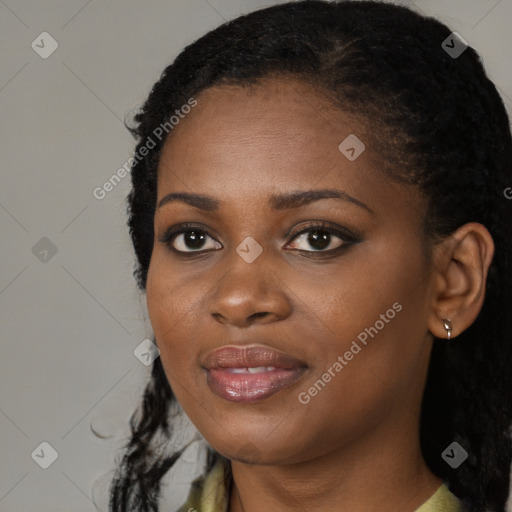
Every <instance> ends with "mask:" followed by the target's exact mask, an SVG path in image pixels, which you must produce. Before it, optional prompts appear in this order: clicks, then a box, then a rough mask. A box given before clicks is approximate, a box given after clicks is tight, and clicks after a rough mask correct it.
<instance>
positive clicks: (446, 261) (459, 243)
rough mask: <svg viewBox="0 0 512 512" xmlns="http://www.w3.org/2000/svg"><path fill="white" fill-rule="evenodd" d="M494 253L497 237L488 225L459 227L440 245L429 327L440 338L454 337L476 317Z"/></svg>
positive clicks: (434, 275)
mask: <svg viewBox="0 0 512 512" xmlns="http://www.w3.org/2000/svg"><path fill="white" fill-rule="evenodd" d="M493 256H494V241H493V239H492V237H491V235H490V233H489V231H488V230H487V229H486V227H485V226H483V225H482V224H479V223H477V222H470V223H467V224H464V225H463V226H461V227H459V228H458V229H457V230H456V231H455V232H454V233H452V235H451V236H450V237H449V238H447V239H446V240H444V241H443V242H441V244H440V246H439V247H438V248H437V258H436V267H435V269H434V272H433V289H432V297H431V301H432V302H431V308H430V315H429V319H428V329H429V331H430V332H431V333H432V334H433V335H434V336H436V337H437V338H446V339H453V338H454V337H456V336H458V335H459V334H460V333H462V332H464V331H465V330H466V329H467V328H468V327H469V326H470V325H471V324H472V323H473V322H474V321H475V320H476V318H477V316H478V314H479V313H480V310H481V309H482V305H483V302H484V298H485V288H486V287H485V284H486V280H487V274H488V271H489V267H490V265H491V262H492V258H493Z"/></svg>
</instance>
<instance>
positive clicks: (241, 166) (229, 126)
mask: <svg viewBox="0 0 512 512" xmlns="http://www.w3.org/2000/svg"><path fill="white" fill-rule="evenodd" d="M197 103H198V104H197V106H196V107H195V108H194V109H193V110H192V111H191V112H190V113H189V114H187V115H186V116H185V117H184V119H182V120H181V121H180V123H179V124H178V126H176V127H175V128H174V130H173V131H172V132H171V134H170V136H169V137H168V139H167V141H166V144H165V146H164V148H163V151H162V154H161V158H160V165H159V178H162V179H165V178H166V176H168V175H169V172H168V171H169V170H170V169H180V170H181V171H183V172H186V173H187V175H188V176H189V178H190V179H193V176H194V175H195V173H196V171H197V170H198V169H201V170H202V172H201V173H200V174H201V176H200V177H201V178H202V179H205V180H206V179H208V178H214V177H217V178H219V179H220V172H219V171H220V170H222V174H223V175H225V173H228V172H229V171H230V170H231V171H234V172H235V173H238V176H241V175H242V174H244V175H247V174H250V172H257V170H258V169H259V170H260V171H263V169H269V168H273V169H274V172H273V176H272V178H273V179H276V180H278V179H279V177H284V176H286V179H290V178H291V177H293V175H295V176H296V177H299V176H298V175H300V174H301V171H302V172H304V171H306V172H311V171H315V174H319V173H322V171H323V172H324V173H327V172H329V171H330V170H331V169H332V168H333V167H334V166H335V165H336V163H337V162H338V161H339V160H340V157H341V156H342V155H341V153H340V150H339V148H338V146H339V144H340V143H341V142H342V141H343V140H344V139H345V138H346V137H347V136H348V135H350V134H355V133H357V134H358V135H359V138H362V139H367V137H366V136H365V134H364V133H363V132H364V130H363V127H362V123H361V122H360V121H358V120H357V119H356V118H355V117H354V116H352V115H349V114H346V113H344V112H342V111H341V110H339V109H337V108H334V106H333V105H331V104H330V103H329V102H328V100H327V99H326V98H325V97H324V96H323V95H322V94H320V93H319V92H318V91H317V90H315V89H314V88H313V87H312V86H310V85H308V84H305V83H302V82H299V81H297V80H291V79H283V78H281V79H276V78H274V79H264V80H262V81H261V82H259V83H258V84H255V85H250V86H243V87H242V86H232V85H223V86H215V87H211V88H209V89H206V90H204V91H203V92H201V94H200V95H198V97H197ZM366 160H367V159H366ZM355 166H356V165H353V166H352V167H355ZM165 169H167V172H166V171H165ZM205 169H215V170H216V171H217V172H215V173H213V174H212V173H205V172H204V170H205ZM291 169H293V170H294V172H293V173H290V172H289V171H290V170H291ZM197 178H199V176H197Z"/></svg>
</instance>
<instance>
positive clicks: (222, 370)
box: [202, 345, 307, 403]
mask: <svg viewBox="0 0 512 512" xmlns="http://www.w3.org/2000/svg"><path fill="white" fill-rule="evenodd" d="M202 364H203V367H204V368H205V369H206V370H207V379H206V380H207V383H208V386H209V387H210V389H211V390H212V391H213V392H214V393H215V394H216V395H218V396H220V397H221V398H224V399H225V400H228V401H230V402H244V403H251V402H256V401H259V400H262V399H264V398H267V397H269V396H271V395H273V394H275V393H277V392H278V391H281V390H283V389H286V388H288V387H290V386H292V385H293V384H295V383H296V382H297V381H298V380H299V379H300V378H301V377H302V375H303V374H304V373H305V371H306V370H307V365H306V364H305V363H304V362H303V361H300V360H299V359H296V358H295V357H293V356H291V355H290V354H285V353H284V352H281V351H278V350H275V349H272V348H270V347H266V346H263V345H252V346H243V347H239V346H233V345H232V346H225V347H222V348H220V349H218V350H215V351H213V352H210V353H208V354H207V355H206V357H205V358H204V360H203V361H202Z"/></svg>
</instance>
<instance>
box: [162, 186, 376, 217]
mask: <svg viewBox="0 0 512 512" xmlns="http://www.w3.org/2000/svg"><path fill="white" fill-rule="evenodd" d="M320 199H341V200H342V201H348V202H350V203H352V204H355V205H357V206H360V207H361V208H364V209H365V210H367V211H368V212H370V213H372V214H374V211H373V210H372V209H371V208H370V207H369V206H367V205H366V204H364V203H363V202H362V201H359V200H358V199H356V198H355V197H352V196H351V195H349V194H347V193H346V192H343V191H342V190H336V189H321V190H306V191H297V192H288V193H286V194H276V195H272V196H270V198H269V200H268V202H269V205H270V207H271V208H272V209H273V210H290V209H292V208H300V207H301V206H305V205H308V204H310V203H313V202H315V201H319V200H320ZM175 201H179V202H182V203H186V204H189V205H190V206H194V207H196V208H200V209H201V210H205V211H209V212H211V211H216V210H218V208H219V206H220V205H221V204H222V201H220V200H219V199H216V198H214V197H212V196H208V195H205V194H190V193H188V192H172V193H170V194H167V195H166V196H164V197H163V198H162V199H161V200H160V202H159V203H158V208H161V207H162V206H164V205H166V204H169V203H171V202H175Z"/></svg>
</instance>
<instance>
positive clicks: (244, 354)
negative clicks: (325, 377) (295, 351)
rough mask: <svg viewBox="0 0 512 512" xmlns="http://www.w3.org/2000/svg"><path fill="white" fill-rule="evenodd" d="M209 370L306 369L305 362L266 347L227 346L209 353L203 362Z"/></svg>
mask: <svg viewBox="0 0 512 512" xmlns="http://www.w3.org/2000/svg"><path fill="white" fill-rule="evenodd" d="M202 365H203V366H204V367H205V368H207V369H208V370H210V369H212V368H257V367H259V366H273V367H275V368H283V369H291V368H299V367H306V364H305V363H304V362H303V361H300V360H299V359H297V358H295V357H293V356H291V355H290V354H286V353H284V352H281V351H279V350H275V349H273V348H271V347H268V346H265V345H255V344H254V345H250V346H247V345H244V346H238V345H225V346H223V347H221V348H218V349H216V350H213V351H211V352H208V354H206V356H205V357H204V358H203V360H202Z"/></svg>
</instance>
